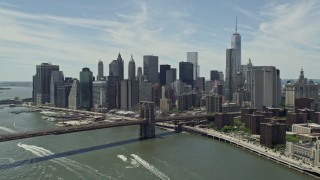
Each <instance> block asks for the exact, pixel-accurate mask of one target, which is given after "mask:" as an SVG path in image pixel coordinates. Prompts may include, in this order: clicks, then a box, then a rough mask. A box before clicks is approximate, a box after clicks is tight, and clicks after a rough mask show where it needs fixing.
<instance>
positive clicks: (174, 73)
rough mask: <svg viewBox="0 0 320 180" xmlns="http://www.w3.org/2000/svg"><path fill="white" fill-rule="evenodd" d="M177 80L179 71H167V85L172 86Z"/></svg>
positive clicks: (174, 69) (173, 69)
mask: <svg viewBox="0 0 320 180" xmlns="http://www.w3.org/2000/svg"><path fill="white" fill-rule="evenodd" d="M175 80H177V69H176V68H171V69H169V70H167V71H166V85H167V86H170V84H171V83H173V82H174V81H175Z"/></svg>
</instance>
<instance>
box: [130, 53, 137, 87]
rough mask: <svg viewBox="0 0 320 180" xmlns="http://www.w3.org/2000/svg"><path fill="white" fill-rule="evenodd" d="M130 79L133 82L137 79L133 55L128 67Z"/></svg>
mask: <svg viewBox="0 0 320 180" xmlns="http://www.w3.org/2000/svg"><path fill="white" fill-rule="evenodd" d="M128 79H129V80H131V81H134V80H135V79H136V63H135V62H134V60H133V57H132V54H131V59H130V61H129V65H128Z"/></svg>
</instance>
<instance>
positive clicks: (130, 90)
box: [121, 79, 139, 110]
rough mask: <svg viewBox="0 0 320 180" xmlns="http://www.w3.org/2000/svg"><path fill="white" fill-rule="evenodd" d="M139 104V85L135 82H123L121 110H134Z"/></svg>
mask: <svg viewBox="0 0 320 180" xmlns="http://www.w3.org/2000/svg"><path fill="white" fill-rule="evenodd" d="M138 104H139V84H138V82H137V81H135V80H132V81H131V80H127V79H125V80H122V81H121V109H125V110H128V109H132V108H133V107H135V106H136V105H138Z"/></svg>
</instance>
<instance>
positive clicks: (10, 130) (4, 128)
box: [0, 126, 16, 133]
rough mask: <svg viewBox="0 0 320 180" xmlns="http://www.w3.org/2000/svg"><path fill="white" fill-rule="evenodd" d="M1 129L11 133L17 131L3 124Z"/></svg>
mask: <svg viewBox="0 0 320 180" xmlns="http://www.w3.org/2000/svg"><path fill="white" fill-rule="evenodd" d="M0 130H3V131H5V132H9V133H16V131H15V130H13V129H10V128H7V127H3V126H0Z"/></svg>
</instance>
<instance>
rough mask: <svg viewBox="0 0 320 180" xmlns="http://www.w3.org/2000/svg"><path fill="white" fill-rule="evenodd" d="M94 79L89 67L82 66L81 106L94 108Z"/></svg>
mask: <svg viewBox="0 0 320 180" xmlns="http://www.w3.org/2000/svg"><path fill="white" fill-rule="evenodd" d="M92 79H93V75H92V72H91V71H90V69H89V68H87V67H85V68H82V71H81V72H80V107H81V108H83V109H87V110H89V109H90V108H92Z"/></svg>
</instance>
